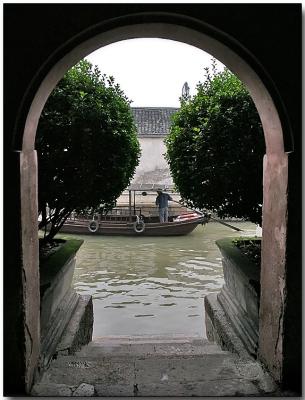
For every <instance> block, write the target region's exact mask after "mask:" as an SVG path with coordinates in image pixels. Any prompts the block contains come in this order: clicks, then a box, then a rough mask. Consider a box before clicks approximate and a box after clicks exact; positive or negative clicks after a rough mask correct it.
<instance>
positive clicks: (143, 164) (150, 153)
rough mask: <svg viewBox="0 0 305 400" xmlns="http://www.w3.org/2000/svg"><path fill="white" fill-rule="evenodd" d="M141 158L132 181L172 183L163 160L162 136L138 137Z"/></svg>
mask: <svg viewBox="0 0 305 400" xmlns="http://www.w3.org/2000/svg"><path fill="white" fill-rule="evenodd" d="M139 142H140V145H141V152H142V153H141V158H140V162H139V165H138V166H137V168H136V171H135V175H134V177H133V180H132V183H156V184H158V183H159V184H164V185H172V184H173V180H172V178H171V176H170V170H169V166H168V163H167V162H166V160H165V157H164V154H165V153H166V146H165V144H164V137H163V136H161V137H160V136H159V137H139Z"/></svg>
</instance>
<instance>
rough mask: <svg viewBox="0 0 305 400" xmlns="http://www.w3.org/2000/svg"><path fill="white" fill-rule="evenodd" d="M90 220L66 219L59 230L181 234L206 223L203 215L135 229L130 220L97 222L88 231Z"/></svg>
mask: <svg viewBox="0 0 305 400" xmlns="http://www.w3.org/2000/svg"><path fill="white" fill-rule="evenodd" d="M90 222H92V221H89V220H87V221H80V220H68V221H66V223H65V224H64V225H63V226H62V228H61V230H60V232H63V233H74V234H75V233H76V234H82V235H84V234H86V235H110V236H181V235H187V234H189V233H191V232H192V231H193V230H194V229H195V228H196V227H197V225H198V224H204V223H206V222H207V221H206V219H205V218H203V217H200V218H196V219H193V220H189V221H183V222H165V223H160V222H158V223H145V225H144V230H143V231H141V232H139V231H136V229H135V225H134V223H132V222H127V223H115V222H105V221H103V222H99V223H98V228H97V230H96V231H95V232H92V231H90V229H89V227H90Z"/></svg>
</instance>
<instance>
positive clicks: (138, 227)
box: [133, 220, 145, 233]
mask: <svg viewBox="0 0 305 400" xmlns="http://www.w3.org/2000/svg"><path fill="white" fill-rule="evenodd" d="M133 229H134V231H135V232H136V233H142V232H144V231H145V223H144V221H142V220H139V221H136V222H134V224H133Z"/></svg>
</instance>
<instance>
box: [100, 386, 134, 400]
mask: <svg viewBox="0 0 305 400" xmlns="http://www.w3.org/2000/svg"><path fill="white" fill-rule="evenodd" d="M95 393H96V395H97V396H99V397H118V396H121V397H133V396H134V395H136V392H135V387H134V384H133V383H126V384H124V385H121V384H117V385H108V384H96V385H95Z"/></svg>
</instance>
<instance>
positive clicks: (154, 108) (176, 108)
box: [131, 106, 180, 110]
mask: <svg viewBox="0 0 305 400" xmlns="http://www.w3.org/2000/svg"><path fill="white" fill-rule="evenodd" d="M169 108H170V109H172V110H179V108H180V107H166V106H162V107H131V109H133V110H134V109H142V110H143V109H150V110H151V109H153V110H161V109H169Z"/></svg>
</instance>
